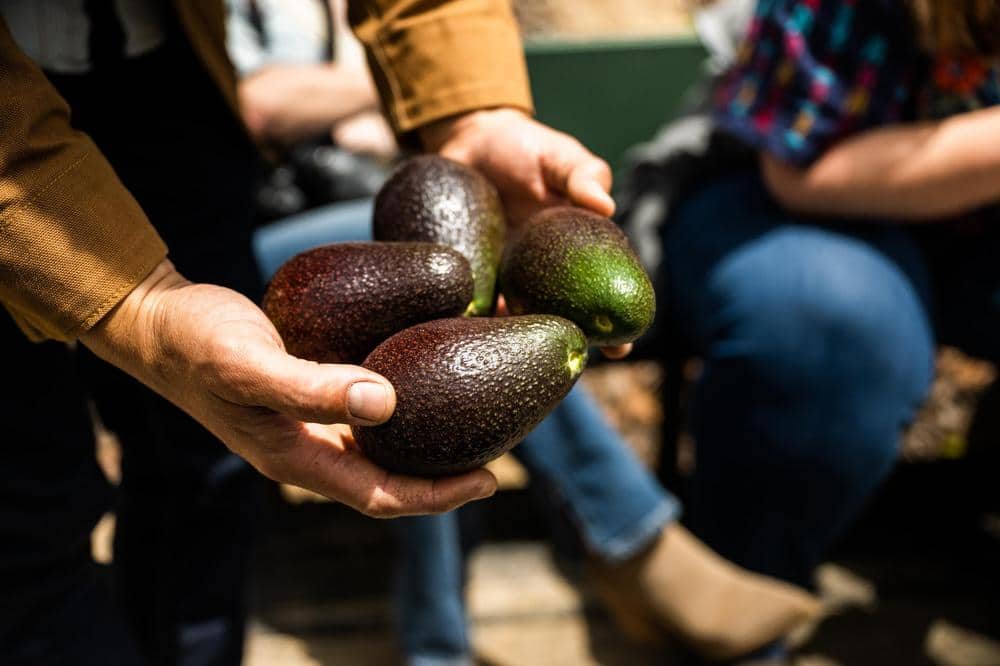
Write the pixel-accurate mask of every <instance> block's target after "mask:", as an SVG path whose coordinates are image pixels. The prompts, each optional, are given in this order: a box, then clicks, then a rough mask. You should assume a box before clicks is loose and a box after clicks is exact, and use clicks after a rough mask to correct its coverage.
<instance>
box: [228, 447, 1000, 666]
mask: <svg viewBox="0 0 1000 666" xmlns="http://www.w3.org/2000/svg"><path fill="white" fill-rule="evenodd" d="M968 471H969V470H968V469H965V470H962V469H959V467H956V466H955V465H947V466H945V468H941V467H935V466H920V467H911V468H909V471H906V472H904V473H902V474H900V475H897V478H895V479H894V480H893V482H892V483H890V485H889V487H888V488H887V490H886V492H885V493H883V496H882V498H881V499H880V500H879V501H878V502H877V503H876V504H875V505H874V506H873V507H872V508H871V509H870V510H869V512H868V515H867V517H866V519H865V520H864V521H863V522H862V523H861V524H860V525H859V526H858V528H857V529H856V530H855V531H854V532H853V533H852V535H851V537H850V538H849V539H848V540H847V541H846V542H845V543H844V544H843V545H842V546H841V547H840V548H839V549H838V550H837V552H836V560H837V564H836V565H830V566H826V567H824V568H823V569H822V571H821V573H820V583H821V587H822V588H823V589H824V590H825V592H826V596H827V598H828V599H829V601H830V605H831V610H832V613H833V614H832V616H831V617H830V618H829V619H828V620H827V621H826V622H824V623H823V624H822V625H821V626H820V627H819V629H818V631H816V632H815V633H814V634H813V635H811V636H805V637H803V638H802V640H803V645H802V647H801V650H800V651H801V656H800V657H799V659H798V661H797V665H798V666H838V665H842V666H885V665H886V664H893V665H899V666H921V665H931V664H937V665H940V666H1000V643H998V642H997V641H998V639H1000V567H998V563H1000V539H998V535H1000V527H998V525H1000V520H997V519H996V518H992V519H989V518H987V519H985V522H984V519H983V517H982V516H977V517H975V518H974V517H973V515H972V513H969V512H966V511H965V509H967V508H968V506H967V505H966V501H967V500H968V499H969V498H967V497H964V496H963V493H962V490H961V489H962V488H969V487H972V485H973V484H970V483H969V477H968ZM977 499H978V496H977ZM276 506H277V508H276V509H275V511H276V513H275V514H274V515H273V516H272V525H273V529H272V534H271V539H270V540H269V544H266V546H265V548H264V549H263V550H262V554H261V557H260V558H259V563H258V570H257V577H256V579H257V585H256V605H257V609H258V612H257V619H256V623H255V625H254V630H253V632H252V635H251V640H250V649H249V658H248V664H249V666H265V665H268V666H270V665H271V664H282V665H285V664H287V665H288V666H299V665H303V666H304V665H315V664H324V665H326V664H334V665H346V666H368V665H371V666H375V665H376V664H377V665H379V666H384V665H387V664H394V663H397V656H396V650H395V648H394V644H393V638H392V631H391V610H390V607H389V604H388V599H389V573H388V572H389V571H390V568H391V562H392V557H393V554H392V546H391V537H390V534H389V532H388V531H387V528H386V524H385V523H378V522H375V521H365V520H363V519H359V518H357V517H355V516H352V515H350V514H349V513H348V512H345V511H342V510H340V509H338V508H337V507H334V506H331V505H300V506H288V505H282V504H278V505H276ZM531 506H532V504H531V499H530V494H529V493H527V492H526V491H513V492H507V493H504V495H503V496H502V497H500V498H497V499H496V500H495V501H492V506H488V507H485V508H482V507H481V508H480V509H479V510H478V511H479V513H480V514H481V516H480V517H481V518H482V519H483V520H482V522H483V523H484V524H485V527H481V528H480V529H481V536H482V538H483V539H484V541H483V544H482V545H481V546H480V547H479V548H478V549H477V550H476V551H475V554H474V555H473V557H472V559H471V562H470V582H469V597H468V598H469V605H470V613H471V616H472V619H473V625H472V632H473V640H474V644H475V647H476V650H477V653H478V655H479V657H480V658H481V659H482V663H483V664H488V665H491V666H535V665H537V666H563V665H565V666H577V665H579V666H588V665H591V664H601V665H608V666H618V665H621V666H626V665H627V666H646V665H647V664H649V665H652V664H664V663H668V664H675V663H677V662H676V661H675V660H673V659H670V658H668V657H665V656H664V655H662V654H656V653H654V652H650V651H647V650H644V649H642V648H640V647H638V646H635V645H631V644H629V643H627V642H626V641H624V640H623V639H622V638H620V637H619V636H618V634H617V632H616V631H615V629H614V627H613V625H612V623H611V622H610V620H609V618H608V617H607V616H606V615H605V614H604V613H603V611H602V609H601V608H600V605H599V604H597V603H596V602H595V601H594V600H593V599H591V598H590V597H589V596H588V595H587V594H586V591H585V588H584V587H582V586H581V585H579V581H574V580H572V576H570V578H567V577H565V576H564V575H563V572H562V570H561V569H560V568H558V567H556V566H555V564H554V563H553V559H552V557H551V555H550V549H549V547H548V546H547V545H546V541H545V540H544V537H545V534H546V532H547V530H548V529H549V528H550V527H551V525H549V524H548V523H547V522H546V521H544V520H541V519H540V517H538V516H537V515H533V513H532V510H531ZM973 513H974V512H973ZM324 524H325V525H326V527H322V526H323V525H324Z"/></svg>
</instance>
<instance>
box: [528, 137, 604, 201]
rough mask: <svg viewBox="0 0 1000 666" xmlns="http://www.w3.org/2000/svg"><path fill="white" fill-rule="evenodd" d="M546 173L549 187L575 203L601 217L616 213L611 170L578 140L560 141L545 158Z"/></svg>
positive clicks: (543, 169)
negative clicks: (611, 190) (611, 191)
mask: <svg viewBox="0 0 1000 666" xmlns="http://www.w3.org/2000/svg"><path fill="white" fill-rule="evenodd" d="M542 173H543V175H544V177H545V182H546V184H547V185H548V186H549V187H550V188H552V189H554V190H556V191H557V192H558V193H559V194H561V195H563V196H565V197H567V198H568V199H569V200H570V201H571V202H572V203H574V204H576V205H578V206H582V207H584V208H589V209H591V210H593V211H594V212H595V213H597V214H599V215H605V216H610V215H612V214H613V213H614V212H615V202H614V199H612V198H611V196H610V195H609V194H608V190H610V189H611V168H610V167H609V166H608V164H607V162H605V161H604V160H602V159H600V158H598V157H596V156H594V154H593V153H591V152H590V151H589V150H587V149H586V148H584V147H583V145H582V144H580V142H578V141H576V140H571V139H567V140H565V141H563V142H559V144H558V146H556V147H555V148H553V149H551V150H550V151H549V152H548V153H546V154H545V155H544V156H543V159H542Z"/></svg>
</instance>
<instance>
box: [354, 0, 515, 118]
mask: <svg viewBox="0 0 1000 666" xmlns="http://www.w3.org/2000/svg"><path fill="white" fill-rule="evenodd" d="M348 7H349V10H350V18H351V23H352V25H353V26H354V30H355V32H356V33H357V35H358V37H359V38H360V39H361V41H362V42H364V44H365V46H366V48H367V51H368V59H369V62H370V64H371V65H372V72H373V75H374V78H375V83H376V85H377V86H378V88H379V92H380V93H381V95H382V100H383V102H384V105H385V110H386V113H387V115H388V116H389V120H390V122H391V123H392V125H393V128H394V129H395V130H396V132H397V133H398V134H404V133H407V132H410V131H411V130H413V129H415V128H417V127H420V126H421V125H424V124H427V123H429V122H432V121H434V120H439V119H441V118H444V117H447V116H450V115H454V114H456V113H461V112H464V111H471V110H474V109H482V108H489V107H496V106H512V107H516V108H521V109H524V110H526V111H531V106H532V105H531V92H530V89H529V87H528V74H527V69H526V67H525V63H524V53H523V50H522V47H521V39H520V35H519V33H518V27H517V23H516V22H515V20H514V16H513V13H512V12H511V8H510V5H509V2H508V0H349V4H348Z"/></svg>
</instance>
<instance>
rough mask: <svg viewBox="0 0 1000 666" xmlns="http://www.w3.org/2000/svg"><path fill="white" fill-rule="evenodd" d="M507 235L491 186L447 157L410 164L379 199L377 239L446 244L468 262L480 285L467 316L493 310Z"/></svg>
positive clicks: (374, 229) (374, 230) (375, 225)
mask: <svg viewBox="0 0 1000 666" xmlns="http://www.w3.org/2000/svg"><path fill="white" fill-rule="evenodd" d="M505 234H506V220H505V217H504V212H503V204H502V203H501V201H500V195H499V194H498V193H497V190H496V188H495V187H493V184H492V183H490V181H488V180H487V179H486V178H485V177H484V176H483V175H482V174H480V173H479V172H478V171H475V170H474V169H470V168H469V167H467V166H465V165H464V164H459V163H458V162H455V161H453V160H449V159H447V158H445V157H439V156H437V155H419V156H417V157H412V158H410V159H408V160H406V161H405V162H403V163H402V164H400V165H399V166H398V167H397V168H396V170H395V171H394V172H393V174H392V176H390V178H389V180H387V181H386V183H385V184H384V185H383V186H382V189H381V190H379V193H378V195H377V196H376V197H375V212H374V214H373V217H372V235H373V237H374V238H375V240H380V241H425V242H431V243H443V244H444V245H447V246H449V247H453V248H455V249H456V250H458V251H459V252H461V253H462V254H463V255H464V256H465V258H466V259H468V260H469V265H470V266H472V276H473V279H474V281H475V285H476V286H475V299H474V300H473V303H472V306H471V307H470V309H469V314H473V315H486V314H489V313H491V312H492V311H493V305H494V301H495V294H496V278H497V269H498V267H499V265H500V257H501V255H502V254H503V245H504V238H505Z"/></svg>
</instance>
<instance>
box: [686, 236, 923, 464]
mask: <svg viewBox="0 0 1000 666" xmlns="http://www.w3.org/2000/svg"><path fill="white" fill-rule="evenodd" d="M706 305H707V306H708V307H709V308H711V311H710V313H708V314H707V316H706V317H704V318H703V321H702V322H701V328H702V330H703V332H704V335H705V341H706V343H707V346H706V350H707V359H706V360H707V362H708V364H709V366H710V367H709V372H715V373H719V372H720V371H721V370H722V369H723V368H729V369H730V370H731V371H733V372H734V373H735V375H734V376H739V377H740V379H741V380H742V381H741V383H742V384H743V390H745V392H746V393H747V394H750V393H756V394H757V398H758V399H766V401H767V402H769V403H770V404H771V406H773V407H774V408H775V409H777V410H780V412H779V413H777V414H775V415H777V416H780V418H778V419H776V420H775V422H774V423H773V424H772V426H773V427H775V428H782V429H784V430H785V432H774V433H772V434H773V436H774V437H776V438H779V439H786V440H789V439H790V440H795V439H802V438H803V437H809V438H819V439H826V440H830V439H834V440H838V441H839V442H840V444H841V445H840V446H838V447H837V450H839V451H844V450H845V448H850V449H851V456H852V457H856V456H863V457H865V458H869V462H873V463H874V462H880V463H882V464H885V458H886V457H890V456H894V455H895V444H896V441H895V437H893V433H894V432H895V433H897V434H898V430H899V429H901V428H902V427H903V426H904V425H905V422H906V421H908V420H909V418H910V417H911V416H912V414H913V412H914V410H915V409H916V407H917V406H918V405H919V403H920V401H921V400H922V398H923V396H924V395H925V393H926V391H927V388H928V386H929V383H930V381H931V378H932V368H933V351H934V343H933V336H932V333H931V329H930V324H929V322H928V318H927V315H926V313H925V312H924V308H923V305H922V303H921V300H920V298H919V297H918V295H917V293H916V291H915V289H914V287H913V285H912V283H911V282H910V281H909V280H908V278H907V276H906V275H904V274H903V272H902V271H901V270H900V269H899V268H898V267H897V266H896V265H895V264H894V263H893V262H892V261H890V260H889V259H888V258H886V257H885V256H884V255H883V254H881V253H880V252H879V251H878V250H877V249H875V248H872V247H870V246H868V245H867V244H866V243H865V242H863V241H861V240H858V239H854V238H849V237H844V236H840V235H838V234H835V233H832V232H829V231H826V230H823V229H817V228H809V227H801V226H799V227H783V228H779V229H775V230H774V231H771V232H769V233H768V234H766V236H765V237H763V238H761V239H760V240H758V241H757V242H755V243H753V244H751V245H749V246H746V247H744V248H742V249H740V250H739V251H737V252H734V253H732V254H731V255H729V256H728V257H727V258H726V259H725V260H724V261H722V262H721V263H720V264H719V265H718V266H717V267H716V268H715V270H714V271H713V272H712V273H711V275H710V277H709V280H708V282H707V285H706ZM713 365H714V366H715V367H711V366H713ZM744 382H745V383H744ZM751 402H753V398H751ZM845 441H849V442H850V443H851V445H850V446H849V447H847V446H845ZM836 452H837V451H834V450H831V451H825V452H820V451H812V452H811V455H817V454H820V455H821V457H822V454H834V453H836ZM802 453H805V452H802Z"/></svg>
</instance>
